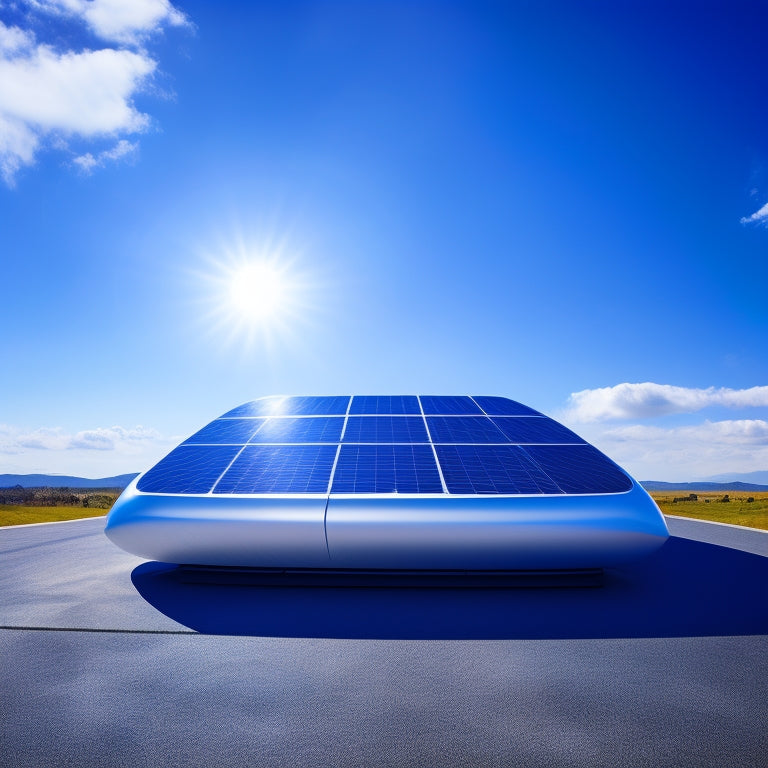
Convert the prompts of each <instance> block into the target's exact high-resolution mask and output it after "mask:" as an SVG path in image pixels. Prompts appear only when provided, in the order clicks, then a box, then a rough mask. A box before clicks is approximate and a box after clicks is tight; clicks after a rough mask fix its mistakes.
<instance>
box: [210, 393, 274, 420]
mask: <svg viewBox="0 0 768 768" xmlns="http://www.w3.org/2000/svg"><path fill="white" fill-rule="evenodd" d="M283 400H285V398H284V397H262V398H261V399H259V400H252V401H251V402H250V403H243V404H242V405H238V406H237V408H233V409H232V410H231V411H227V412H226V413H225V414H224V415H223V416H222V417H221V418H222V419H233V418H241V417H248V416H272V415H273V414H276V413H280V404H281V403H282V402H283Z"/></svg>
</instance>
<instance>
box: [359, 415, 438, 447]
mask: <svg viewBox="0 0 768 768" xmlns="http://www.w3.org/2000/svg"><path fill="white" fill-rule="evenodd" d="M344 442H345V443H428V442H429V438H428V437H427V429H426V427H425V426H424V419H423V418H422V417H421V416H350V417H349V418H348V419H347V427H346V429H345V430H344Z"/></svg>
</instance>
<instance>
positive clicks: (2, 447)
mask: <svg viewBox="0 0 768 768" xmlns="http://www.w3.org/2000/svg"><path fill="white" fill-rule="evenodd" d="M160 440H161V436H160V433H159V432H158V431H157V430H155V429H148V428H146V427H142V426H136V427H133V428H132V429H126V428H125V427H119V426H115V427H99V428H97V429H86V430H82V431H80V432H76V433H74V434H71V433H68V432H65V431H64V430H63V429H60V428H58V427H57V428H54V429H51V428H47V427H41V428H39V429H35V430H32V431H23V430H20V429H18V428H15V427H10V426H7V425H0V453H5V454H17V453H22V452H24V451H29V450H39V451H73V450H85V451H115V450H125V449H126V448H131V447H136V446H142V445H144V444H147V443H154V442H158V441H160Z"/></svg>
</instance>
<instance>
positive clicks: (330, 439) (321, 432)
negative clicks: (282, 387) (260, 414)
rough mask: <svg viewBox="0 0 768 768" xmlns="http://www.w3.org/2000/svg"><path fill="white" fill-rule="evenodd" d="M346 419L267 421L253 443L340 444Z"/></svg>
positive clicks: (284, 419)
mask: <svg viewBox="0 0 768 768" xmlns="http://www.w3.org/2000/svg"><path fill="white" fill-rule="evenodd" d="M343 427H344V419H343V418H342V417H341V416H328V417H316V418H296V419H292V418H279V419H267V420H266V422H265V423H264V426H263V427H262V428H261V429H260V430H259V431H258V432H256V434H254V436H253V438H252V439H251V442H252V443H338V442H339V440H341V430H342V428H343Z"/></svg>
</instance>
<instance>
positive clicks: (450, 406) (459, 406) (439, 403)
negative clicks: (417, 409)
mask: <svg viewBox="0 0 768 768" xmlns="http://www.w3.org/2000/svg"><path fill="white" fill-rule="evenodd" d="M419 400H421V407H422V408H423V409H424V413H426V414H437V415H441V416H448V415H451V416H465V415H466V416H471V415H477V416H479V415H481V414H482V411H481V410H480V408H479V407H478V405H477V403H475V402H474V401H473V400H472V398H471V397H467V396H466V395H451V396H444V395H421V396H420V397H419Z"/></svg>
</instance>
